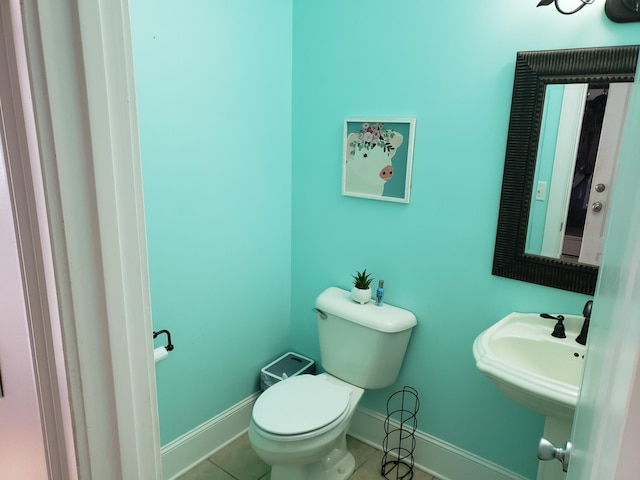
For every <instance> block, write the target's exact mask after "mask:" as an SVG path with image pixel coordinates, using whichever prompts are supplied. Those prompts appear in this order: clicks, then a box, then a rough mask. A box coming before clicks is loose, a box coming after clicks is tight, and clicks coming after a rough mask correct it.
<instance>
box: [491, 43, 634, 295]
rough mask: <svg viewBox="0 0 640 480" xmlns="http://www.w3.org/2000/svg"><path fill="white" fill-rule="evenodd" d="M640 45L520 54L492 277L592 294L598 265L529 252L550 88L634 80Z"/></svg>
mask: <svg viewBox="0 0 640 480" xmlns="http://www.w3.org/2000/svg"><path fill="white" fill-rule="evenodd" d="M639 49H640V46H638V45H631V46H619V47H602V48H583V49H572V50H544V51H533V52H518V54H517V56H516V69H515V78H514V82H513V98H512V103H511V117H510V119H509V133H508V136H507V150H506V155H505V165H504V176H503V180H502V194H501V196H500V211H499V214H498V228H497V233H496V246H495V253H494V258H493V270H492V273H493V275H497V276H501V277H507V278H512V279H515V280H521V281H525V282H531V283H537V284H540V285H546V286H549V287H554V288H560V289H563V290H570V291H573V292H578V293H584V294H586V295H593V294H594V292H595V287H596V281H597V277H598V267H594V266H590V265H585V264H578V263H570V262H566V261H562V260H557V259H553V258H548V257H541V256H537V255H528V254H526V253H525V251H524V248H525V242H526V236H527V225H528V220H529V207H530V205H531V191H532V187H533V179H534V173H535V164H536V157H537V152H538V138H539V134H540V125H541V119H542V109H543V106H544V96H545V89H546V86H547V85H548V84H558V83H611V82H632V81H633V80H634V76H635V72H636V64H637V60H638V51H639Z"/></svg>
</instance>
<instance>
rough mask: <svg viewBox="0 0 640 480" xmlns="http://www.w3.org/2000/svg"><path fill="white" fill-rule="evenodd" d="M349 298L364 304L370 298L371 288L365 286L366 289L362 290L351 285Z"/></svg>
mask: <svg viewBox="0 0 640 480" xmlns="http://www.w3.org/2000/svg"><path fill="white" fill-rule="evenodd" d="M351 298H352V299H353V301H354V302H358V303H360V304H362V305H364V304H365V303H367V302H368V301H369V300H371V289H370V288H367V289H366V290H362V289H360V288H356V287H353V288H352V289H351Z"/></svg>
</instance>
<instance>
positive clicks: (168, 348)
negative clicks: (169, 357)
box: [153, 330, 173, 352]
mask: <svg viewBox="0 0 640 480" xmlns="http://www.w3.org/2000/svg"><path fill="white" fill-rule="evenodd" d="M163 334H166V335H167V346H166V347H164V348H166V349H167V352H170V351H171V350H173V344H172V343H171V333H170V332H169V330H158V331H157V332H153V338H154V340H155V338H156V337H158V336H159V335H163Z"/></svg>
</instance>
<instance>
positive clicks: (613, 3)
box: [604, 0, 640, 23]
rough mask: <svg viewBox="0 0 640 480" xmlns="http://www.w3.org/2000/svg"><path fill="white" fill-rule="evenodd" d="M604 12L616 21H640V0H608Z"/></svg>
mask: <svg viewBox="0 0 640 480" xmlns="http://www.w3.org/2000/svg"><path fill="white" fill-rule="evenodd" d="M604 13H606V14H607V17H609V19H610V20H613V21H614V22H618V23H625V22H640V0H607V1H606V3H605V4H604Z"/></svg>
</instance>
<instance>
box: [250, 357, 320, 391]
mask: <svg viewBox="0 0 640 480" xmlns="http://www.w3.org/2000/svg"><path fill="white" fill-rule="evenodd" d="M307 373H308V374H311V375H313V374H315V373H316V364H315V362H314V361H313V360H311V359H310V358H307V357H303V356H302V355H300V354H298V353H294V352H288V353H285V354H284V355H282V356H281V357H279V358H277V359H276V360H274V361H273V362H271V363H270V364H269V365H267V366H266V367H264V368H263V369H262V370H260V388H261V389H262V390H263V391H264V390H266V389H267V388H269V387H270V386H272V385H274V384H275V383H278V382H279V381H281V380H284V379H285V378H289V377H295V376H296V375H303V374H307Z"/></svg>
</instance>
